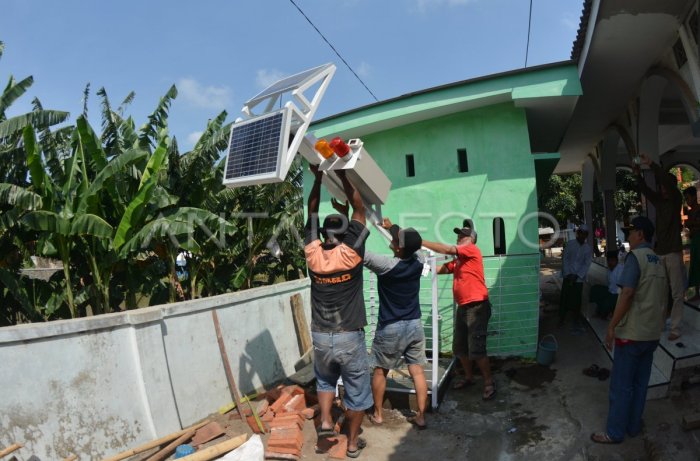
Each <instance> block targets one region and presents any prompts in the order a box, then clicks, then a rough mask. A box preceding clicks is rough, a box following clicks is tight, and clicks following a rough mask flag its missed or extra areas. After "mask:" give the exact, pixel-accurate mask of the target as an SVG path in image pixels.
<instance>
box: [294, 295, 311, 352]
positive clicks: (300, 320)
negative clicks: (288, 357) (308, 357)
mask: <svg viewBox="0 0 700 461" xmlns="http://www.w3.org/2000/svg"><path fill="white" fill-rule="evenodd" d="M290 301H291V303H292V318H293V319H294V328H295V329H296V332H297V341H298V342H299V353H300V354H301V355H304V354H305V353H306V352H307V351H308V350H309V349H311V348H312V347H313V343H312V342H311V333H309V325H308V324H307V323H306V313H304V301H303V299H302V297H301V294H299V293H295V294H293V295H292V297H291V299H290Z"/></svg>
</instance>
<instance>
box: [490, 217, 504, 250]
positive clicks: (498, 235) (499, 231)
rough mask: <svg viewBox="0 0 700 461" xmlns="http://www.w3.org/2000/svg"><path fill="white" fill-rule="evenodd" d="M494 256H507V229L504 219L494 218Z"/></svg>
mask: <svg viewBox="0 0 700 461" xmlns="http://www.w3.org/2000/svg"><path fill="white" fill-rule="evenodd" d="M493 254H495V255H504V254H506V227H505V225H504V224H503V218H493Z"/></svg>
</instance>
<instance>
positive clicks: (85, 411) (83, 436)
mask: <svg viewBox="0 0 700 461" xmlns="http://www.w3.org/2000/svg"><path fill="white" fill-rule="evenodd" d="M295 293H300V294H301V295H302V298H303V300H304V306H305V310H306V315H307V322H308V320H310V318H311V316H310V309H309V293H308V280H300V281H294V282H287V283H282V284H278V285H273V286H270V287H262V288H255V289H251V290H246V291H242V292H237V293H230V294H225V295H221V296H216V297H211V298H205V299H201V300H194V301H186V302H182V303H176V304H171V305H163V306H155V307H150V308H145V309H140V310H137V311H130V312H125V313H118V314H108V315H103V316H99V317H94V318H83V319H75V320H62V321H57V322H50V323H44V324H31V325H18V326H14V327H5V328H0V363H1V364H2V372H0V389H2V397H0V446H7V445H10V444H11V443H15V442H17V443H23V444H24V445H25V447H24V448H22V449H21V450H20V451H19V452H17V453H16V455H17V456H18V459H19V460H20V461H23V460H27V459H30V458H31V457H32V456H34V457H33V458H31V459H33V460H34V461H37V460H45V461H48V460H55V459H61V458H64V457H67V456H69V455H71V454H77V455H79V456H80V457H81V459H82V458H84V459H99V458H101V457H104V456H107V455H110V454H115V453H117V452H120V451H123V450H125V449H127V448H129V447H133V446H137V445H139V444H141V443H144V442H146V441H149V440H152V439H155V438H157V437H160V436H162V435H165V434H168V433H170V432H173V431H175V430H178V429H180V428H181V427H183V426H187V425H190V424H192V423H194V422H195V421H197V420H200V419H202V418H204V417H206V416H207V415H209V414H210V413H213V412H215V411H217V410H218V409H219V408H220V407H221V406H222V405H225V404H228V403H230V402H231V397H230V393H229V388H228V383H227V380H226V375H225V373H224V367H223V364H222V360H221V355H220V353H219V347H218V344H217V340H216V333H215V329H214V323H213V320H212V314H211V312H212V309H216V310H217V314H218V316H219V321H220V325H221V330H222V333H223V336H224V342H225V344H226V349H227V353H228V358H229V362H230V364H231V369H232V372H233V375H234V378H235V379H236V381H237V384H238V387H239V389H240V391H241V393H243V394H246V393H250V392H251V391H253V390H255V389H257V388H261V387H264V386H269V385H270V384H271V383H273V382H276V381H279V380H281V379H283V378H284V377H285V376H288V375H290V374H292V373H294V364H295V362H296V361H297V360H298V359H299V358H300V356H301V354H300V351H299V347H298V345H297V337H296V331H295V329H294V323H293V321H292V313H291V304H290V297H291V295H293V294H295Z"/></svg>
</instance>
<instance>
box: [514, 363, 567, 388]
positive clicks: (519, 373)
mask: <svg viewBox="0 0 700 461" xmlns="http://www.w3.org/2000/svg"><path fill="white" fill-rule="evenodd" d="M505 374H506V376H508V377H510V379H511V380H512V381H514V382H516V383H518V384H520V385H521V386H525V387H528V388H530V389H536V388H539V387H542V385H543V384H545V383H551V382H552V381H553V380H554V378H555V377H556V375H557V372H556V370H553V369H551V368H548V367H543V366H542V365H537V364H533V365H527V366H522V367H512V368H507V369H506V370H505Z"/></svg>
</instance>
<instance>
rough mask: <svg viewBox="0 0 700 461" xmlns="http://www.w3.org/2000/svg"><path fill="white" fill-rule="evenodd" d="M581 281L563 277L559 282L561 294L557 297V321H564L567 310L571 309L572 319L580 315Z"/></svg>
mask: <svg viewBox="0 0 700 461" xmlns="http://www.w3.org/2000/svg"><path fill="white" fill-rule="evenodd" d="M582 292H583V282H576V281H571V280H568V279H564V280H563V281H562V283H561V296H560V298H559V322H561V323H564V320H565V319H566V314H567V312H568V311H573V313H574V319H577V318H578V317H580V315H581V293H582Z"/></svg>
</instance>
